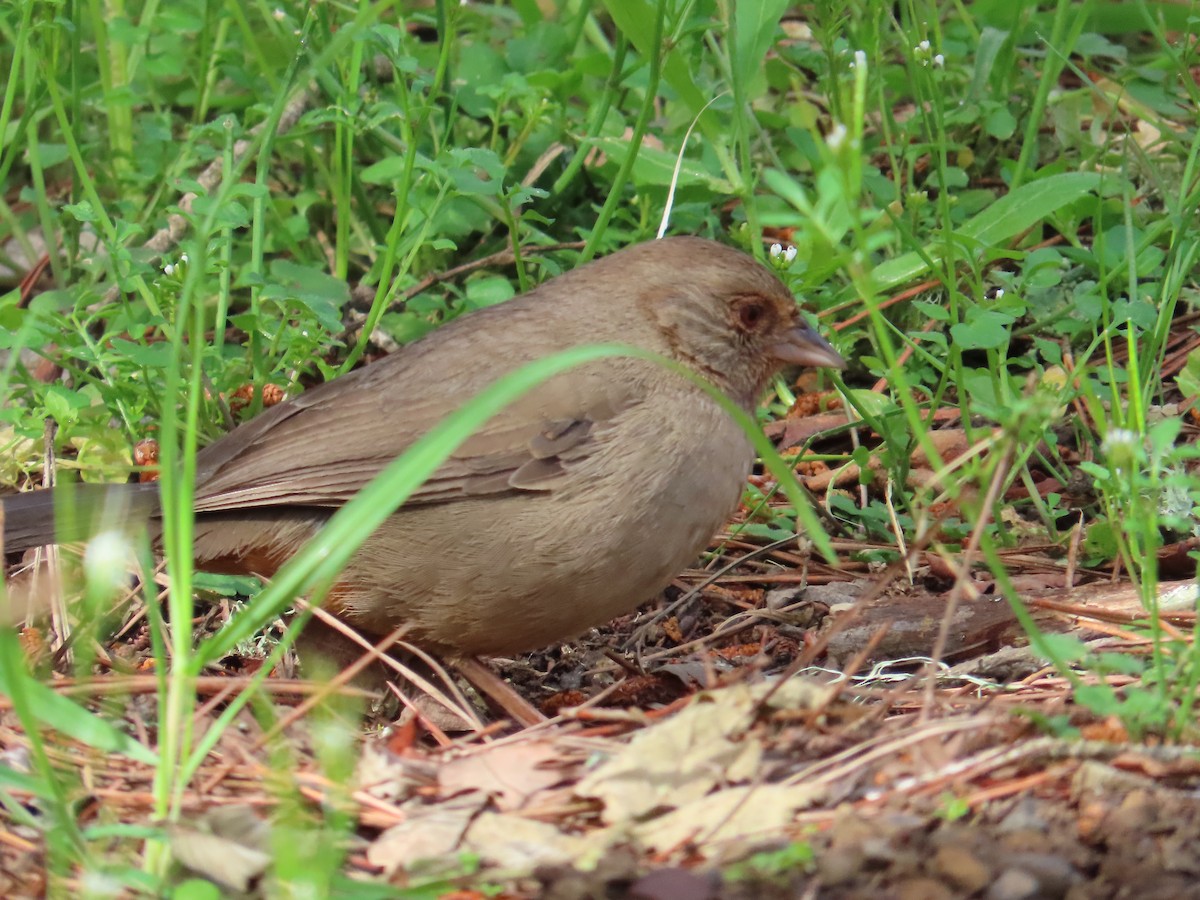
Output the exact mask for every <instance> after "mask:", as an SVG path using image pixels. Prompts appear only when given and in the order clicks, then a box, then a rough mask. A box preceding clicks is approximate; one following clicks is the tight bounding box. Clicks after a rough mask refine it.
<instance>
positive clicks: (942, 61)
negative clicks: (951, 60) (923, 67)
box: [933, 53, 946, 68]
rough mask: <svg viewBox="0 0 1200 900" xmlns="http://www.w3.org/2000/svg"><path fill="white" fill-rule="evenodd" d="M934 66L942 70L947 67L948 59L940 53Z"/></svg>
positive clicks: (935, 58)
mask: <svg viewBox="0 0 1200 900" xmlns="http://www.w3.org/2000/svg"><path fill="white" fill-rule="evenodd" d="M933 64H934V65H935V66H937V67H938V68H941V67H942V66H944V65H946V57H944V56H942V54H940V53H939V54H938V55H937V56H935V57H934V58H933Z"/></svg>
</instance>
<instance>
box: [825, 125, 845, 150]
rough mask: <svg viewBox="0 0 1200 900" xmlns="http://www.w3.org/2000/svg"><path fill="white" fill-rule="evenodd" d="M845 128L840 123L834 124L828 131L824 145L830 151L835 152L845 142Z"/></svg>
mask: <svg viewBox="0 0 1200 900" xmlns="http://www.w3.org/2000/svg"><path fill="white" fill-rule="evenodd" d="M846 134H847V132H846V126H845V125H843V124H842V123H841V122H835V123H834V125H833V128H831V129H830V130H829V135H828V137H826V138H825V143H827V144H828V145H829V149H830V150H837V149H838V148H840V147H841V146H842V144H844V143H845V142H846Z"/></svg>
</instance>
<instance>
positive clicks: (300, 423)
mask: <svg viewBox="0 0 1200 900" xmlns="http://www.w3.org/2000/svg"><path fill="white" fill-rule="evenodd" d="M376 365H378V364H376ZM373 368H374V367H367V368H366V369H362V370H359V372H356V373H352V374H350V375H348V376H344V377H342V378H339V379H337V380H336V381H332V382H329V383H328V384H326V385H323V386H321V387H320V388H316V389H314V390H312V391H309V392H308V393H306V394H304V395H302V396H301V397H298V398H296V399H295V400H293V401H290V402H288V403H285V404H281V405H280V406H277V407H274V408H273V409H271V410H268V411H267V412H266V413H264V414H263V415H261V416H259V417H257V418H256V419H254V420H252V421H250V422H248V423H246V424H245V425H243V426H242V427H241V428H238V429H236V430H235V431H233V432H231V433H230V434H229V435H227V436H226V437H224V438H222V439H221V440H219V441H217V442H216V443H214V444H212V445H211V446H210V447H207V448H206V449H205V450H203V451H202V452H201V453H200V455H199V457H198V459H197V478H196V499H195V508H196V510H197V511H198V512H215V511H218V510H229V509H239V508H245V507H262V506H338V505H341V504H342V503H344V502H346V501H347V500H349V499H350V498H351V497H352V496H353V495H354V494H355V493H357V492H358V491H359V490H360V489H361V488H362V487H363V486H364V485H366V484H367V482H369V481H370V480H371V479H372V478H373V477H375V476H376V475H377V474H379V472H380V470H381V469H382V468H383V467H384V466H385V465H387V464H388V463H389V462H391V461H392V460H393V459H395V458H396V457H397V456H399V455H401V454H402V453H403V452H404V451H405V450H406V449H408V448H409V447H410V446H411V445H412V443H413V442H414V441H416V440H417V439H418V438H419V437H420V436H421V435H423V434H425V433H426V432H427V431H429V430H430V429H431V428H432V427H433V426H434V425H435V424H436V423H437V422H438V421H440V420H441V419H442V418H443V417H444V416H446V415H447V414H449V413H450V412H452V411H453V409H454V408H455V407H456V406H457V405H459V404H460V403H462V402H464V401H465V400H466V399H467V398H468V397H469V396H470V392H468V393H465V394H462V393H459V392H458V391H447V390H435V391H433V393H434V394H435V395H436V396H435V397H434V398H432V399H430V398H428V396H426V399H418V400H412V399H409V396H414V395H419V392H418V391H416V390H409V391H406V388H411V387H412V385H411V384H407V383H406V379H405V378H404V377H403V374H402V372H403V370H401V373H400V375H401V377H398V378H396V379H394V380H388V379H387V378H386V375H387V372H386V371H384V372H382V373H381V372H378V371H376V372H371V370H372V369H373ZM366 373H370V374H369V375H368V374H366ZM380 375H383V376H385V377H383V378H381V377H380ZM406 393H407V394H408V395H409V396H406ZM426 394H428V392H426ZM635 394H636V392H635V390H634V389H633V387H632V386H631V385H629V384H628V383H626V384H625V385H622V384H621V383H620V380H619V379H617V380H614V379H606V378H603V377H596V373H595V372H593V373H592V374H591V375H588V374H587V373H580V372H579V371H578V370H576V371H574V372H568V373H565V374H564V375H560V376H558V377H556V378H553V379H551V380H550V381H548V382H546V383H544V384H543V385H541V386H539V387H538V388H535V389H534V390H533V391H531V392H530V393H528V394H526V395H525V396H524V397H522V398H521V399H519V400H517V401H516V402H515V403H513V404H511V405H510V406H508V407H506V408H505V409H504V410H502V411H501V412H500V413H498V414H497V415H495V416H494V417H493V418H492V419H491V420H490V421H488V422H487V423H486V424H485V425H484V426H483V427H482V428H481V429H480V430H479V431H478V432H476V433H475V434H474V435H472V436H471V437H470V438H468V439H467V440H466V441H465V442H464V443H463V444H461V445H460V446H459V447H458V448H457V449H456V450H455V451H454V452H453V454H451V456H450V457H449V458H448V459H447V460H446V462H445V463H443V464H442V466H441V467H439V468H438V470H437V471H436V472H435V473H434V475H433V476H432V477H431V478H430V479H429V480H428V481H427V482H426V483H425V484H424V485H422V486H421V487H420V488H419V489H418V490H417V491H416V492H415V493H414V494H413V495H412V496H411V497H410V498H409V500H408V501H407V504H428V503H443V502H449V501H452V500H455V499H458V498H464V497H481V496H488V495H498V494H510V493H514V492H518V491H549V490H553V488H554V487H555V486H556V485H557V484H559V483H560V482H561V480H562V479H563V478H564V476H565V474H566V472H567V470H568V469H569V468H570V466H571V464H572V463H575V462H578V461H580V460H582V459H584V458H586V457H587V456H588V455H589V453H591V452H592V451H593V450H594V448H595V447H596V446H597V433H598V432H599V431H601V430H602V429H603V428H604V426H605V425H606V424H607V423H609V422H611V421H612V420H613V419H614V418H615V417H617V416H618V415H620V414H621V413H622V412H623V411H625V410H627V409H629V408H631V407H632V406H633V405H635V404H636V402H637V397H636V396H635Z"/></svg>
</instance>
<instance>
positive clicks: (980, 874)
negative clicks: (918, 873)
mask: <svg viewBox="0 0 1200 900" xmlns="http://www.w3.org/2000/svg"><path fill="white" fill-rule="evenodd" d="M933 870H934V871H935V872H936V873H937V874H939V875H941V876H942V877H943V878H945V879H946V880H947V881H950V882H951V883H953V884H954V886H955V887H958V888H960V889H961V890H962V892H963V893H965V894H973V893H975V891H979V890H983V888H985V887H986V886H987V884H988V882H989V881H991V880H992V871H991V869H989V868H988V866H987V865H986V864H984V862H983V861H982V860H980V859H979V857H978V856H976V855H975V854H974V853H972V852H971V851H970V850H968V849H967V848H966V847H964V846H962V845H961V844H950V845H948V846H945V847H941V848H939V849H938V851H937V853H936V855H935V856H934V858H933Z"/></svg>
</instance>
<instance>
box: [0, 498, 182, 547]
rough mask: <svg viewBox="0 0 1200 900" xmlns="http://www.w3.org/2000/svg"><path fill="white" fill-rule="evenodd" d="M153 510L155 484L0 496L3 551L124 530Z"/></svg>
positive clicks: (153, 511)
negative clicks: (110, 530)
mask: <svg viewBox="0 0 1200 900" xmlns="http://www.w3.org/2000/svg"><path fill="white" fill-rule="evenodd" d="M156 512H158V485H157V484H154V483H148V484H69V485H62V486H60V487H58V488H56V489H54V490H50V491H28V492H25V493H20V494H7V495H5V496H3V497H0V519H2V520H3V522H4V545H3V550H4V552H5V553H19V552H21V551H24V550H28V549H29V548H30V547H40V546H42V545H43V544H61V543H68V542H70V541H81V540H84V539H86V538H88V537H90V536H91V535H93V534H97V533H98V532H100V531H105V530H109V529H118V530H120V531H129V530H131V529H133V528H136V527H138V525H139V524H141V523H144V522H145V521H146V520H147V519H148V518H150V517H151V516H153V515H154V514H155V513H156Z"/></svg>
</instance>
